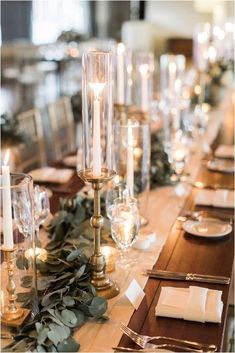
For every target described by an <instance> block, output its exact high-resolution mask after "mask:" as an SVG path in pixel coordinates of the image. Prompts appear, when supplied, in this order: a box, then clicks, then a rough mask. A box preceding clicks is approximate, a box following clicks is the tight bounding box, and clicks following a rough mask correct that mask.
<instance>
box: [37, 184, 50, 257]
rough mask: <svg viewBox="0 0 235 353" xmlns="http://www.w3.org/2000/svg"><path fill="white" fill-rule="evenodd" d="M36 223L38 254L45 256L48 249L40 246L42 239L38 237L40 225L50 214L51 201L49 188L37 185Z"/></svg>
mask: <svg viewBox="0 0 235 353" xmlns="http://www.w3.org/2000/svg"><path fill="white" fill-rule="evenodd" d="M33 196H34V224H35V244H36V249H35V251H36V256H37V257H38V256H39V258H42V259H43V258H44V257H45V256H46V250H45V249H42V248H40V241H39V239H38V235H39V227H40V225H42V224H43V223H44V222H45V220H46V219H47V217H48V216H49V214H50V203H49V198H48V194H47V190H46V189H45V188H43V187H40V186H38V185H36V186H35V187H34V193H33Z"/></svg>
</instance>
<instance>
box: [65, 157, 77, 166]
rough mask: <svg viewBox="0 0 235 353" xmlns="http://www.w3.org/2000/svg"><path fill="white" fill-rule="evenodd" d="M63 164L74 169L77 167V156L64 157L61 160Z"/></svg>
mask: <svg viewBox="0 0 235 353" xmlns="http://www.w3.org/2000/svg"><path fill="white" fill-rule="evenodd" d="M62 161H63V164H64V165H67V166H68V167H76V166H77V162H78V159H77V156H66V157H64V158H63V160H62Z"/></svg>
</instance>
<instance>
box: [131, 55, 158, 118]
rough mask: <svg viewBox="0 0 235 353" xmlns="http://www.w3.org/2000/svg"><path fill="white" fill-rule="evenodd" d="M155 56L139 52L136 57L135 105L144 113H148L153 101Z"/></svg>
mask: <svg viewBox="0 0 235 353" xmlns="http://www.w3.org/2000/svg"><path fill="white" fill-rule="evenodd" d="M153 72H154V55H153V53H151V52H139V53H136V55H135V103H136V106H137V107H138V108H139V109H140V110H141V111H143V112H148V111H149V108H150V105H151V102H152V100H153Z"/></svg>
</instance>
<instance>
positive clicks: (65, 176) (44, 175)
mask: <svg viewBox="0 0 235 353" xmlns="http://www.w3.org/2000/svg"><path fill="white" fill-rule="evenodd" d="M73 173H74V172H73V170H71V169H57V168H52V167H44V168H38V169H34V170H32V171H31V172H29V174H30V175H31V177H32V178H33V180H34V181H36V182H45V183H57V184H64V183H67V181H69V179H70V178H71V177H72V175H73Z"/></svg>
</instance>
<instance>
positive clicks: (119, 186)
mask: <svg viewBox="0 0 235 353" xmlns="http://www.w3.org/2000/svg"><path fill="white" fill-rule="evenodd" d="M128 196H129V190H128V188H127V186H126V185H125V183H124V181H123V179H122V177H120V176H119V175H116V176H115V177H114V178H113V180H112V181H111V182H110V184H109V185H108V188H107V191H106V197H105V210H106V215H107V217H108V218H109V219H111V218H112V209H113V207H114V205H115V200H116V199H118V198H119V199H123V198H127V197H128Z"/></svg>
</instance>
